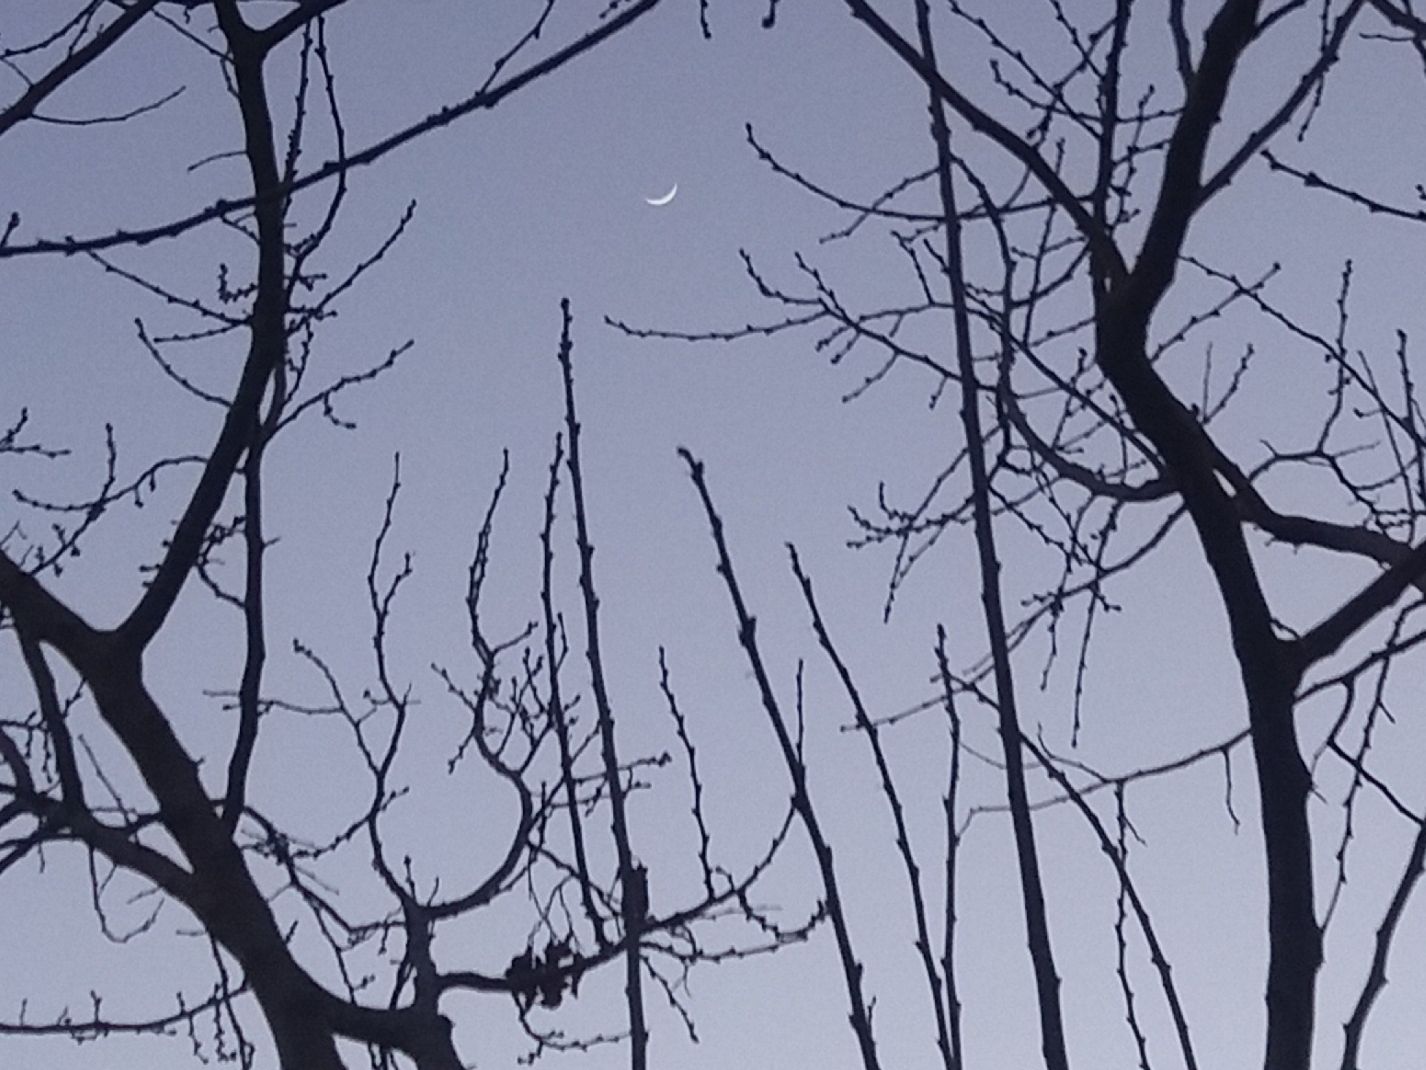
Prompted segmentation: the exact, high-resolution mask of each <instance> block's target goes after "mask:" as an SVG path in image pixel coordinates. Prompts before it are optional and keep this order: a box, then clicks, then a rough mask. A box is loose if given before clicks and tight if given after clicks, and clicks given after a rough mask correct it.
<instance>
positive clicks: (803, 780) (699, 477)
mask: <svg viewBox="0 0 1426 1070" xmlns="http://www.w3.org/2000/svg"><path fill="white" fill-rule="evenodd" d="M678 453H679V456H680V457H682V458H683V460H684V462H685V463H686V464H687V465H688V472H689V476H690V477H691V478H692V480H693V485H694V486H695V487H697V488H698V496H699V498H701V499H702V501H703V510H704V513H705V514H706V515H707V517H708V526H709V528H710V529H711V530H712V533H713V545H714V547H715V548H716V549H717V551H718V575H720V576H722V577H723V583H724V585H725V586H726V587H727V588H728V597H729V598H731V599H732V602H733V612H734V615H735V616H736V617H737V618H738V640H739V642H740V643H741V644H742V647H743V651H744V653H745V654H746V655H747V658H748V664H749V665H750V666H751V668H752V670H753V677H754V679H756V680H757V684H758V693H759V695H760V696H761V698H762V704H763V709H764V711H766V713H767V715H768V720H769V721H770V722H771V723H772V730H773V733H774V734H775V735H776V736H777V743H778V747H779V748H780V749H781V751H782V759H783V762H784V763H785V764H786V765H787V773H788V776H789V778H790V779H791V780H792V806H793V809H795V810H796V811H797V816H798V817H799V818H801V820H802V825H803V827H804V828H805V829H806V830H807V838H808V839H809V840H811V841H812V851H813V854H814V855H815V856H816V858H817V869H818V871H819V873H820V874H821V876H822V888H823V891H824V892H825V893H826V896H827V904H826V905H827V914H828V915H829V916H830V917H831V919H832V930H833V932H834V933H835V934H836V937H837V953H838V956H839V957H840V959H841V963H842V976H843V978H844V979H845V981H846V985H847V998H848V999H849V1000H850V1002H851V1007H852V1009H851V1014H850V1016H849V1017H850V1021H851V1025H852V1032H853V1033H855V1034H856V1038H857V1046H858V1048H859V1049H860V1052H861V1057H862V1066H863V1068H864V1070H880V1065H881V1064H880V1062H879V1060H878V1058H877V1052H876V1040H875V1039H874V1037H873V1035H872V1029H871V1012H870V1010H869V1008H868V1006H867V1001H866V998H865V996H864V994H863V991H862V965H861V963H860V962H858V961H857V957H856V952H855V951H854V950H853V948H852V937H851V931H850V929H849V928H848V926H847V918H846V913H845V911H844V910H843V909H842V896H841V892H840V891H839V889H838V887H837V871H836V868H835V866H834V865H833V861H832V847H831V844H829V843H828V842H827V838H826V836H825V835H823V833H822V826H821V824H820V823H819V822H818V820H817V811H816V809H815V808H814V807H813V805H812V796H811V795H810V794H809V793H808V791H807V767H806V765H805V763H804V762H803V760H802V755H801V748H800V742H801V735H800V732H799V738H798V741H797V742H793V739H792V736H791V734H790V733H789V732H788V730H787V721H786V719H785V718H784V717H783V715H782V709H781V707H779V706H778V703H777V696H776V695H774V694H773V690H772V682H771V681H770V680H769V679H768V675H767V669H766V667H765V666H764V665H763V659H762V653H761V652H760V651H759V649H758V643H757V618H756V617H754V616H752V614H750V613H749V612H748V609H747V605H746V604H745V603H744V602H743V593H742V590H741V589H740V588H739V587H738V580H737V577H736V576H735V575H734V573H733V562H732V559H731V558H730V557H729V555H728V545H727V542H726V541H725V540H724V538H723V520H722V518H721V517H720V516H719V515H718V511H717V509H715V508H714V506H713V498H712V496H711V495H710V494H709V493H708V484H707V482H706V481H705V480H704V477H703V462H702V461H699V460H696V459H694V456H693V454H691V453H689V452H688V450H686V449H682V448H680V449H679V451H678Z"/></svg>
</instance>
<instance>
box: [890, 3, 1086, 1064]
mask: <svg viewBox="0 0 1426 1070" xmlns="http://www.w3.org/2000/svg"><path fill="white" fill-rule="evenodd" d="M916 24H917V31H918V34H919V38H920V46H921V54H922V57H923V59H924V60H925V63H926V64H927V65H928V66H929V67H931V68H934V67H935V65H936V55H935V47H934V44H933V41H932V37H931V16H930V10H929V6H928V4H927V0H916ZM930 112H931V133H932V137H933V138H934V140H935V143H936V170H937V175H938V181H939V188H940V195H941V215H942V220H943V222H944V224H945V227H946V257H945V273H946V278H947V281H948V283H949V284H950V290H951V305H952V314H953V318H954V323H955V346H956V362H957V367H958V369H959V372H960V387H961V425H962V428H963V430H964V433H965V442H966V458H967V460H968V462H969V465H970V478H971V502H972V507H973V511H974V524H975V543H976V551H977V555H978V557H979V561H980V577H981V605H982V607H983V609H984V613H985V625H986V632H987V636H988V639H989V643H990V655H991V661H992V663H993V667H994V677H995V700H996V701H995V705H996V710H997V712H998V715H999V722H1000V723H999V729H1000V744H1001V749H1002V751H1003V752H1004V756H1005V787H1006V792H1007V795H1008V799H1009V804H1010V822H1011V827H1012V829H1013V831H1014V836H1015V854H1016V859H1017V861H1018V863H1019V868H1020V888H1021V896H1022V899H1023V901H1024V909H1025V930H1026V936H1027V939H1028V941H1029V946H1030V959H1031V963H1032V965H1033V967H1034V971H1035V988H1036V995H1037V997H1038V1003H1039V1011H1040V1042H1041V1050H1042V1052H1043V1054H1044V1058H1045V1066H1046V1067H1047V1068H1048V1070H1069V1056H1068V1053H1067V1051H1066V1046H1065V1033H1064V1018H1063V1014H1062V1011H1061V1009H1060V992H1059V989H1060V979H1059V975H1058V973H1057V972H1056V970H1055V956H1054V951H1053V949H1052V947H1051V945H1050V928H1049V922H1048V919H1047V917H1046V912H1045V895H1044V887H1043V883H1042V881H1041V877H1040V860H1039V854H1038V852H1037V850H1036V848H1035V827H1034V823H1033V822H1032V820H1031V817H1030V804H1029V798H1028V795H1027V793H1026V790H1025V769H1024V760H1023V756H1022V753H1021V749H1020V736H1021V732H1020V718H1019V714H1018V711H1017V709H1016V703H1015V683H1014V677H1013V675H1012V672H1011V667H1010V649H1009V643H1008V642H1007V640H1006V627H1005V612H1004V608H1003V606H1002V604H1001V595H1000V561H999V559H998V557H997V551H996V545H995V531H994V527H993V523H992V518H991V503H990V479H989V475H988V474H987V469H986V463H985V446H984V439H983V437H982V432H981V423H980V398H979V396H978V388H977V385H976V376H975V363H974V360H973V357H972V353H971V332H970V312H969V309H968V307H967V300H966V290H965V274H964V267H963V264H962V261H961V231H960V219H959V216H958V215H957V212H956V199H955V184H954V178H953V175H952V170H951V135H950V130H949V129H948V128H947V126H946V116H945V111H944V109H943V107H942V105H941V102H940V99H939V97H938V96H937V95H936V93H935V92H934V91H932V92H931V102H930Z"/></svg>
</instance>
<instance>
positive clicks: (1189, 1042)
mask: <svg viewBox="0 0 1426 1070" xmlns="http://www.w3.org/2000/svg"><path fill="white" fill-rule="evenodd" d="M1022 742H1023V743H1024V745H1025V748H1026V749H1027V750H1028V751H1029V752H1030V754H1031V755H1032V756H1033V757H1034V759H1035V760H1036V761H1037V762H1039V763H1040V767H1041V768H1042V769H1044V771H1045V773H1046V774H1047V775H1048V776H1049V778H1050V779H1051V780H1053V781H1054V782H1055V783H1056V784H1057V785H1058V786H1059V788H1060V790H1061V791H1063V792H1064V793H1065V795H1066V796H1067V797H1068V798H1069V800H1070V802H1072V803H1073V804H1074V806H1075V809H1077V810H1078V811H1079V812H1080V814H1081V816H1083V818H1084V820H1085V821H1086V822H1087V823H1088V825H1089V827H1090V828H1091V829H1093V830H1094V835H1095V838H1096V839H1097V840H1098V841H1099V849H1100V850H1101V851H1103V852H1104V856H1105V857H1106V858H1108V859H1109V861H1110V863H1111V864H1112V865H1113V866H1114V871H1115V873H1116V874H1117V875H1118V877H1119V889H1120V895H1121V897H1122V898H1121V904H1122V902H1123V900H1124V899H1127V901H1128V904H1129V906H1130V907H1132V908H1133V911H1134V918H1135V920H1136V921H1137V922H1138V923H1139V931H1140V932H1141V933H1142V934H1143V936H1144V943H1145V944H1146V945H1148V949H1149V960H1150V961H1151V962H1152V963H1153V964H1154V968H1155V969H1156V970H1157V971H1158V974H1159V986H1160V987H1161V988H1162V989H1163V992H1164V1000H1165V1002H1167V1003H1168V1007H1169V1014H1170V1016H1171V1017H1172V1018H1173V1025H1174V1033H1175V1035H1176V1036H1177V1038H1178V1043H1179V1050H1180V1051H1181V1052H1182V1054H1183V1064H1184V1066H1185V1067H1187V1068H1188V1070H1198V1058H1197V1056H1195V1055H1194V1053H1193V1039H1192V1034H1191V1032H1190V1031H1189V1028H1188V1018H1187V1016H1186V1015H1185V1014H1184V1010H1183V1003H1182V1001H1181V1000H1180V999H1179V998H1178V987H1177V986H1176V985H1175V984H1174V980H1173V967H1172V966H1170V965H1169V960H1168V956H1167V955H1166V954H1164V949H1163V944H1161V943H1160V942H1159V936H1158V933H1157V932H1156V931H1155V929H1154V923H1153V918H1152V917H1151V916H1150V914H1149V908H1148V907H1147V906H1146V905H1145V904H1144V900H1143V899H1142V898H1141V897H1140V895H1139V890H1138V888H1136V887H1135V885H1134V881H1133V879H1132V878H1131V877H1130V876H1129V856H1128V852H1127V850H1125V849H1123V847H1122V835H1123V830H1124V827H1125V825H1126V822H1125V818H1124V812H1123V805H1124V802H1123V797H1122V791H1123V784H1122V783H1121V784H1119V785H1116V794H1115V798H1116V799H1117V800H1118V803H1119V807H1120V810H1119V820H1120V823H1121V824H1120V836H1121V844H1116V843H1115V841H1114V840H1113V839H1111V838H1110V835H1109V832H1108V831H1107V830H1106V829H1105V827H1104V823H1103V822H1102V821H1100V820H1099V815H1098V814H1096V813H1095V812H1094V810H1093V808H1092V807H1091V806H1090V805H1089V803H1088V802H1087V801H1085V798H1084V793H1083V792H1081V791H1080V790H1079V789H1078V788H1076V787H1075V786H1074V784H1073V783H1071V782H1070V779H1069V777H1067V776H1065V774H1064V771H1063V770H1061V769H1060V768H1059V767H1058V766H1057V765H1055V763H1054V762H1052V761H1051V760H1050V756H1049V755H1048V754H1046V753H1045V752H1044V750H1043V749H1041V748H1040V747H1038V746H1036V745H1035V744H1034V743H1033V742H1032V741H1031V740H1030V739H1029V738H1028V737H1026V738H1024V739H1023V740H1022ZM1223 756H1224V758H1227V756H1228V752H1227V751H1226V750H1225V751H1224V752H1223ZM1121 909H1122V906H1121ZM1121 980H1122V981H1123V984H1124V987H1125V989H1126V990H1127V988H1128V976H1127V975H1125V974H1121ZM1133 1014H1134V1011H1133V1005H1132V997H1131V998H1130V1010H1129V1016H1130V1023H1129V1024H1130V1026H1131V1028H1133V1029H1134V1030H1135V1034H1136V1037H1135V1039H1136V1040H1137V1039H1138V1036H1137V1032H1138V1026H1137V1024H1136V1022H1135V1021H1134V1020H1133ZM1304 1066H1305V1064H1304Z"/></svg>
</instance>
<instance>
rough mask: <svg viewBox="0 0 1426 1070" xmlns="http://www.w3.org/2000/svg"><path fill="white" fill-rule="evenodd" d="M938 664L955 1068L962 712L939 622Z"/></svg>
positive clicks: (946, 961)
mask: <svg viewBox="0 0 1426 1070" xmlns="http://www.w3.org/2000/svg"><path fill="white" fill-rule="evenodd" d="M936 668H937V671H938V672H939V673H940V677H941V690H942V692H943V693H944V695H945V700H944V701H945V706H946V718H947V719H948V720H949V721H950V728H951V756H950V770H949V771H948V772H947V774H946V798H945V808H946V923H945V924H946V935H945V948H944V950H943V951H942V954H941V974H942V975H943V976H944V977H945V979H946V1017H947V1019H949V1024H950V1029H951V1055H952V1057H953V1059H954V1060H955V1061H954V1066H955V1067H956V1070H960V1068H961V1067H963V1066H964V1065H965V1057H964V1055H963V1054H962V1048H961V1000H960V994H959V992H958V991H957V989H956V863H957V861H959V855H960V846H961V833H960V829H959V827H958V826H957V825H956V795H957V794H958V793H959V791H960V785H961V715H960V712H959V711H958V710H957V709H956V695H955V691H953V690H952V688H951V670H950V666H949V665H948V663H947V660H946V629H945V627H944V626H942V625H940V624H938V625H936Z"/></svg>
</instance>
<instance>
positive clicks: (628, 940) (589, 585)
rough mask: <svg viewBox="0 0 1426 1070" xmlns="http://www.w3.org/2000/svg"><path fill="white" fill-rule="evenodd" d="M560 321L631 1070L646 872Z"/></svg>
mask: <svg viewBox="0 0 1426 1070" xmlns="http://www.w3.org/2000/svg"><path fill="white" fill-rule="evenodd" d="M560 315H561V317H562V320H563V324H562V327H561V330H560V345H559V362H560V370H561V372H562V373H563V375H564V418H565V427H566V429H567V432H568V435H569V459H568V468H569V485H570V492H571V494H572V495H573V498H574V526H575V533H576V538H577V540H578V544H579V590H580V594H581V595H582V596H583V599H584V624H585V632H586V635H585V643H586V652H587V655H588V658H589V674H590V686H591V687H592V689H593V691H594V705H595V709H596V711H597V713H598V718H599V742H600V749H601V751H602V752H603V756H604V777H605V780H606V782H607V785H608V788H609V811H610V815H611V817H610V821H611V823H612V826H613V833H614V851H615V854H616V856H617V857H618V860H619V884H620V891H621V893H622V906H623V913H624V942H625V961H626V969H625V976H624V994H625V996H626V997H627V998H628V1003H629V1043H630V1049H631V1055H630V1064H629V1065H630V1066H631V1067H632V1070H645V1067H646V1065H647V1049H648V1039H649V1038H648V1028H647V1026H646V1025H645V1024H644V997H643V971H642V964H641V962H640V958H639V938H640V935H641V933H642V930H643V924H644V918H645V916H646V914H647V912H648V875H647V873H646V872H645V870H644V868H643V867H642V866H636V865H635V863H634V854H633V850H632V848H631V847H630V844H629V824H628V819H627V817H626V816H625V812H624V786H623V784H622V783H621V781H620V779H619V752H618V749H617V747H616V746H615V740H614V714H613V711H612V709H611V708H610V705H609V690H608V688H607V687H606V686H605V683H604V660H603V657H602V656H601V655H600V652H599V596H598V594H597V593H596V591H595V588H594V567H593V566H594V545H593V544H592V543H591V542H590V541H589V523H588V519H587V517H586V514H585V510H584V477H583V473H582V470H581V468H580V462H579V420H578V418H577V417H576V415H575V408H574V367H573V363H572V361H571V359H570V357H571V353H572V351H573V348H574V345H573V342H572V341H571V337H570V322H571V320H570V312H569V298H564V299H563V300H561V301H560Z"/></svg>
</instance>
